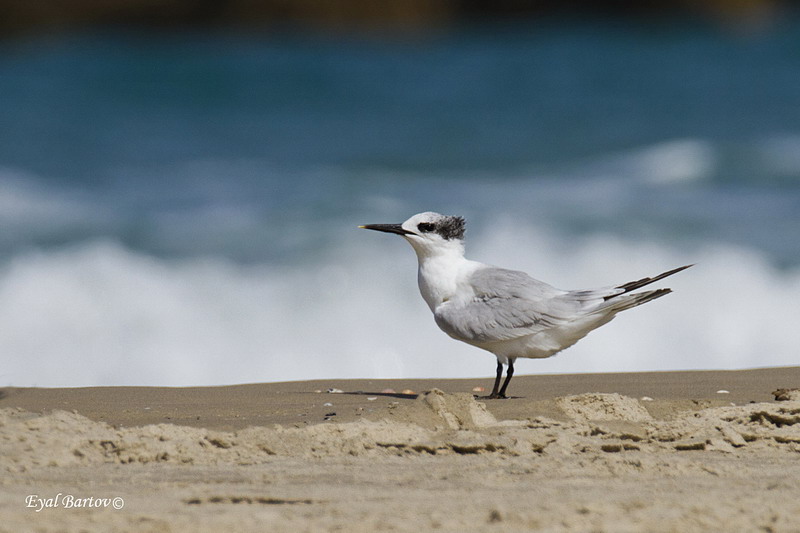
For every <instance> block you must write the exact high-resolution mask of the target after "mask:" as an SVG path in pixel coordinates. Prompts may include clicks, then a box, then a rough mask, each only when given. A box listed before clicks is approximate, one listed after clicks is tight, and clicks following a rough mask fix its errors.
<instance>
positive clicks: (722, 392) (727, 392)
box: [717, 389, 731, 394]
mask: <svg viewBox="0 0 800 533" xmlns="http://www.w3.org/2000/svg"><path fill="white" fill-rule="evenodd" d="M730 393H731V391H727V390H725V389H720V390H718V391H717V394H730Z"/></svg>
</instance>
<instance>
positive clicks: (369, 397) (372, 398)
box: [359, 396, 378, 409]
mask: <svg viewBox="0 0 800 533" xmlns="http://www.w3.org/2000/svg"><path fill="white" fill-rule="evenodd" d="M377 399H378V397H377V396H367V401H368V402H374V401H375V400H377ZM359 409H360V408H359Z"/></svg>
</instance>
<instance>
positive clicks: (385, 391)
mask: <svg viewBox="0 0 800 533" xmlns="http://www.w3.org/2000/svg"><path fill="white" fill-rule="evenodd" d="M396 393H397V391H395V390H394V389H383V390H382V391H381V394H396Z"/></svg>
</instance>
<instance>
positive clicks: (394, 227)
mask: <svg viewBox="0 0 800 533" xmlns="http://www.w3.org/2000/svg"><path fill="white" fill-rule="evenodd" d="M359 228H364V229H374V230H375V231H383V232H385V233H397V234H398V235H413V232H411V231H408V230H405V229H403V226H401V225H400V224H366V225H364V226H359Z"/></svg>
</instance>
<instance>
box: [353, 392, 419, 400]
mask: <svg viewBox="0 0 800 533" xmlns="http://www.w3.org/2000/svg"><path fill="white" fill-rule="evenodd" d="M344 394H350V395H351V396H385V397H387V398H399V399H401V400H416V399H417V398H418V397H419V394H403V393H401V392H364V391H360V390H359V391H354V392H345V393H344Z"/></svg>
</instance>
